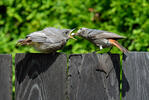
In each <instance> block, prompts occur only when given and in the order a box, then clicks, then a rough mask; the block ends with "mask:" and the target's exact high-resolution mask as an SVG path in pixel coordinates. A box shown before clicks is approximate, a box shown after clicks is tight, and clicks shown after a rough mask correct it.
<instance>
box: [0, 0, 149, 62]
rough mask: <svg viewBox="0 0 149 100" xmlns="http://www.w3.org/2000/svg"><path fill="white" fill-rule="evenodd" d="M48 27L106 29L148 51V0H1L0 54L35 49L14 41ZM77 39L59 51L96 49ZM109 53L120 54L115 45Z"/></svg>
mask: <svg viewBox="0 0 149 100" xmlns="http://www.w3.org/2000/svg"><path fill="white" fill-rule="evenodd" d="M49 26H51V27H57V28H80V27H87V28H96V29H100V30H107V31H110V32H114V33H117V34H119V35H123V36H125V37H127V38H126V39H123V40H120V41H119V42H120V43H121V44H122V45H123V46H125V47H126V48H127V49H128V50H130V51H149V0H0V53H8V54H12V55H13V58H14V55H15V53H25V52H37V51H35V50H34V49H33V48H31V47H19V48H16V46H15V44H16V42H17V40H18V39H21V38H24V37H25V36H26V35H27V34H29V33H31V32H34V31H38V30H41V29H43V28H45V27H49ZM77 39H78V40H77V41H76V40H69V41H68V43H67V45H66V46H65V47H64V49H63V50H60V52H65V53H68V54H70V53H87V52H93V51H95V50H97V47H95V46H94V45H93V44H91V43H90V42H88V41H86V40H83V39H81V38H77ZM103 51H104V50H103ZM112 52H113V53H120V51H119V50H118V49H117V48H114V49H112ZM13 62H14V61H13Z"/></svg>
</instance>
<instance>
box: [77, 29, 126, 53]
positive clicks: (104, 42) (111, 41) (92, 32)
mask: <svg viewBox="0 0 149 100" xmlns="http://www.w3.org/2000/svg"><path fill="white" fill-rule="evenodd" d="M74 35H77V36H81V37H83V38H85V39H87V40H89V41H90V42H92V43H94V44H95V45H96V46H98V47H99V48H100V49H102V48H106V47H113V45H115V46H116V47H117V48H119V49H120V50H121V51H122V52H124V53H126V52H128V50H127V49H126V48H124V47H123V46H122V45H120V44H119V43H118V41H117V40H118V39H123V38H124V37H123V36H120V35H117V34H115V33H112V32H107V31H103V30H97V29H88V28H81V29H79V30H78V31H77V33H76V34H74ZM110 50H111V49H110Z"/></svg>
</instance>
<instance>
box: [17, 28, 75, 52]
mask: <svg viewBox="0 0 149 100" xmlns="http://www.w3.org/2000/svg"><path fill="white" fill-rule="evenodd" d="M73 30H74V29H57V28H53V27H48V28H45V29H43V30H41V31H36V32H33V33H31V34H29V35H27V36H26V38H25V39H20V40H19V41H18V43H17V45H30V46H33V47H34V48H35V49H36V50H38V51H40V52H43V53H51V52H55V51H57V50H59V49H61V48H62V47H64V45H65V44H66V42H67V40H68V39H70V38H73V37H72V36H71V32H72V31H73Z"/></svg>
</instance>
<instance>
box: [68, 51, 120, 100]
mask: <svg viewBox="0 0 149 100" xmlns="http://www.w3.org/2000/svg"><path fill="white" fill-rule="evenodd" d="M101 62H102V63H101ZM119 65H120V62H119V55H109V54H95V53H91V54H76V55H70V56H69V73H68V75H69V77H68V81H69V82H68V85H69V86H68V97H69V100H119V99H120V98H119V97H120V96H119V68H120V66H119ZM111 68H112V69H111ZM109 69H111V71H110V73H109V76H108V77H107V78H106V72H105V71H108V70H109Z"/></svg>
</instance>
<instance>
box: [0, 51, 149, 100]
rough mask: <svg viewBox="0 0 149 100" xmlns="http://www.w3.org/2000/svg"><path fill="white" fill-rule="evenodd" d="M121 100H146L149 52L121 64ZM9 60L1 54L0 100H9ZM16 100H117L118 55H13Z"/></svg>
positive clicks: (131, 56) (125, 58)
mask: <svg viewBox="0 0 149 100" xmlns="http://www.w3.org/2000/svg"><path fill="white" fill-rule="evenodd" d="M122 74H123V75H122V85H123V86H122V100H149V53H148V52H131V53H130V54H128V55H124V56H123V61H122ZM11 80H12V57H11V55H0V100H12V81H11ZM15 100H120V56H119V55H118V54H96V53H90V54H73V55H66V54H59V53H57V54H16V57H15Z"/></svg>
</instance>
